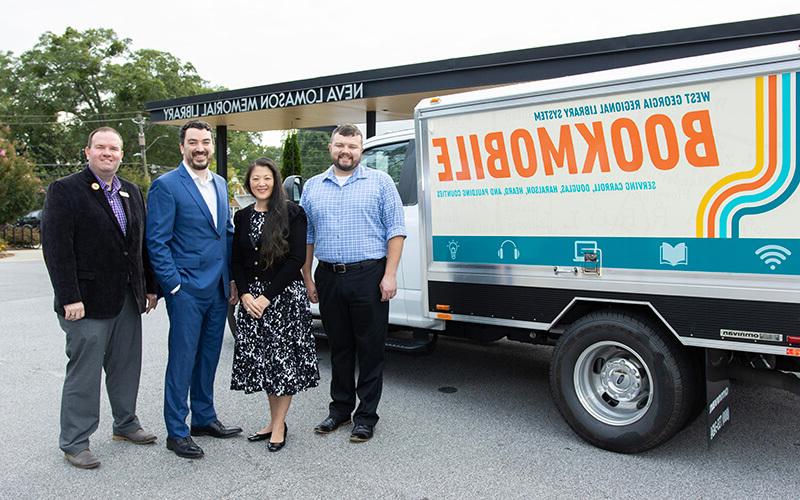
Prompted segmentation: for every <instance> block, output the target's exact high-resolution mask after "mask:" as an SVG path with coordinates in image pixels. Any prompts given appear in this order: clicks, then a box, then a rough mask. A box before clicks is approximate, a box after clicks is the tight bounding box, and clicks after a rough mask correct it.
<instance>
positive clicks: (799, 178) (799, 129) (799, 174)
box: [731, 73, 800, 238]
mask: <svg viewBox="0 0 800 500" xmlns="http://www.w3.org/2000/svg"><path fill="white" fill-rule="evenodd" d="M794 79H795V101H794V103H795V127H794V132H795V142H794V150H795V156H796V154H797V153H796V152H797V146H798V144H800V85H797V82H798V73H795V78H794ZM784 92H785V93H786V94H787V95H788V94H789V88H788V85H786V84H784ZM783 116H784V124H783V163H784V167H785V169H786V172H787V173H788V171H789V168H790V165H789V161H790V159H791V153H790V151H789V149H790V148H789V146H790V145H791V140H792V138H791V135H790V123H789V122H788V120H789V112H788V111H787V110H786V109H784V113H783ZM797 161H798V159H797V158H796V157H795V165H794V175H793V176H792V180H791V182H789V185H788V186H787V187H786V190H785V191H784V192H783V193H781V195H780V196H779V197H777V198H775V199H774V200H772V201H771V202H769V203H767V204H766V205H764V206H763V207H752V208H745V209H743V210H740V211H738V212H736V213H735V214H734V215H733V223H732V225H731V226H732V228H733V234H732V236H733V237H734V238H738V237H739V224H740V220H741V218H742V217H744V216H745V215H752V214H759V213H766V212H769V211H770V210H773V209H775V208H776V207H778V206H780V205H781V204H783V203H784V202H785V201H786V200H788V199H789V197H790V196H792V194H794V192H795V191H796V190H797V186H798V184H800V168H799V167H798V164H797ZM782 184H783V180H781V181H780V182H779V183H778V186H780V185H782Z"/></svg>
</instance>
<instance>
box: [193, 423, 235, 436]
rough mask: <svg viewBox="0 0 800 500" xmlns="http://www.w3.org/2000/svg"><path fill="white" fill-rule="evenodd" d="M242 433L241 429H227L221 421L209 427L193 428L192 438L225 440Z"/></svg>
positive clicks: (199, 426)
mask: <svg viewBox="0 0 800 500" xmlns="http://www.w3.org/2000/svg"><path fill="white" fill-rule="evenodd" d="M241 432H242V428H241V427H225V426H224V425H222V422H220V421H219V420H214V421H213V422H211V423H210V424H208V425H198V426H194V425H193V426H192V436H211V437H215V438H223V439H224V438H229V437H233V436H235V435H237V434H240V433H241Z"/></svg>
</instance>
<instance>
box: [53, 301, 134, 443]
mask: <svg viewBox="0 0 800 500" xmlns="http://www.w3.org/2000/svg"><path fill="white" fill-rule="evenodd" d="M58 322H59V323H60V324H61V329H62V330H64V333H66V341H67V347H66V352H67V358H68V359H69V361H68V362H67V373H66V376H65V377H64V390H63V392H62V395H61V436H60V437H59V447H60V448H61V449H62V450H63V451H64V452H66V453H69V454H70V455H75V454H77V453H80V452H81V451H83V450H85V449H87V448H88V447H89V436H91V435H92V433H94V431H96V430H97V425H98V423H99V422H100V380H101V376H102V372H103V370H105V372H106V391H107V392H108V400H109V402H110V403H111V413H112V414H113V416H114V429H113V432H114V434H127V433H130V432H133V431H135V430H137V429H139V428H140V427H141V426H140V425H139V419H138V417H137V416H136V397H137V395H138V393H139V375H140V373H141V369H142V318H141V315H140V314H139V310H138V307H137V306H136V300H135V299H134V297H133V293H132V292H130V291H129V292H128V294H127V295H126V297H125V304H124V305H123V306H122V310H121V311H120V313H119V315H118V316H117V317H115V318H111V319H87V318H84V319H81V320H79V321H67V320H65V319H64V317H63V316H59V317H58Z"/></svg>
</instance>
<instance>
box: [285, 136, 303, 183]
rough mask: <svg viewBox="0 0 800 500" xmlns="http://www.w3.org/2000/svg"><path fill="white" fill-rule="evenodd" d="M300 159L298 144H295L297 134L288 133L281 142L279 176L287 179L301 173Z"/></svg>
mask: <svg viewBox="0 0 800 500" xmlns="http://www.w3.org/2000/svg"><path fill="white" fill-rule="evenodd" d="M302 168H303V167H302V159H301V158H300V144H299V143H298V142H297V133H296V132H294V131H290V132H289V133H288V134H287V135H286V139H284V141H283V156H282V158H281V175H282V176H283V178H284V179H285V178H287V177H289V176H290V175H300V174H301V173H302V171H303V170H302Z"/></svg>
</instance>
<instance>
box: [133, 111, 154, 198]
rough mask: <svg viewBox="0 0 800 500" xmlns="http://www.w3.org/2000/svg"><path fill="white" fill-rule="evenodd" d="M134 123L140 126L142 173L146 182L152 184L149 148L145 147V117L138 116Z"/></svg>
mask: <svg viewBox="0 0 800 500" xmlns="http://www.w3.org/2000/svg"><path fill="white" fill-rule="evenodd" d="M132 121H133V123H135V124H136V125H138V126H139V150H140V154H141V155H142V173H143V174H144V181H145V182H146V183H147V184H150V171H149V170H148V169H147V148H146V147H145V140H144V117H143V116H142V114H141V113H139V114H137V115H136V119H135V120H132Z"/></svg>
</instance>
